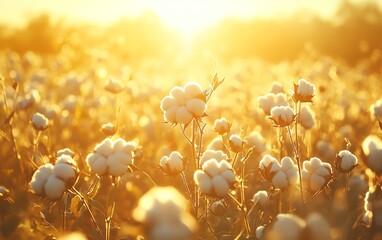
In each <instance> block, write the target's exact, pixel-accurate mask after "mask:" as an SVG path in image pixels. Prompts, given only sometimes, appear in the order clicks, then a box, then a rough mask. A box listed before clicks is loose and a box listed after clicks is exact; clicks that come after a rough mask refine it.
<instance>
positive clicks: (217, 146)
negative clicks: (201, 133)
mask: <svg viewBox="0 0 382 240" xmlns="http://www.w3.org/2000/svg"><path fill="white" fill-rule="evenodd" d="M207 149H210V150H216V151H217V150H224V149H225V146H224V142H223V141H222V139H221V138H220V137H219V136H217V137H216V138H214V139H213V140H212V141H211V142H210V143H209V144H208V146H207Z"/></svg>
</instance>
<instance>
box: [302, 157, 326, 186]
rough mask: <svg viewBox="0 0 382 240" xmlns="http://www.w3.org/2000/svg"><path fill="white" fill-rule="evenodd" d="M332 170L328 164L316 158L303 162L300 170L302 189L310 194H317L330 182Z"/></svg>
mask: <svg viewBox="0 0 382 240" xmlns="http://www.w3.org/2000/svg"><path fill="white" fill-rule="evenodd" d="M332 175H333V170H332V167H331V165H330V164H329V163H326V162H322V161H321V159H319V158H317V157H312V158H310V159H309V160H306V161H304V163H303V170H302V183H303V187H304V188H305V189H307V190H308V191H310V192H313V193H315V192H318V191H320V190H321V189H322V188H324V187H325V186H326V185H327V184H328V183H329V182H330V181H331V180H332Z"/></svg>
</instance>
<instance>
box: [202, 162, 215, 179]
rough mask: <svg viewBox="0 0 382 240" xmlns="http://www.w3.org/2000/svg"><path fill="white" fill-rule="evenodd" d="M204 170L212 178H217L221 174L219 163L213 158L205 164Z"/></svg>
mask: <svg viewBox="0 0 382 240" xmlns="http://www.w3.org/2000/svg"><path fill="white" fill-rule="evenodd" d="M202 169H203V171H204V172H206V173H208V174H209V175H210V176H216V175H218V174H219V163H218V162H217V161H216V160H215V159H213V158H212V159H210V160H208V161H206V162H205V163H204V164H203V166H202Z"/></svg>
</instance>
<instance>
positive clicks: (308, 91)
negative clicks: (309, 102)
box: [297, 78, 315, 96]
mask: <svg viewBox="0 0 382 240" xmlns="http://www.w3.org/2000/svg"><path fill="white" fill-rule="evenodd" d="M297 85H298V88H297V93H298V94H300V95H303V96H305V95H306V96H312V95H314V94H315V87H314V85H313V84H312V83H310V82H308V81H306V80H305V79H303V78H302V79H300V80H298V84H297Z"/></svg>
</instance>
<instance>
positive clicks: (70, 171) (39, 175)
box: [29, 154, 79, 201]
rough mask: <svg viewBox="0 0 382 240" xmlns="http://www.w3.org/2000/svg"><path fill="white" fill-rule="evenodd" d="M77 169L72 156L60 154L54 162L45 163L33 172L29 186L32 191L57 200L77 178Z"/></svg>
mask: <svg viewBox="0 0 382 240" xmlns="http://www.w3.org/2000/svg"><path fill="white" fill-rule="evenodd" d="M78 173H79V169H78V167H77V163H76V162H75V161H74V160H73V158H72V156H70V155H66V154H61V155H59V156H58V157H57V159H56V162H55V164H54V165H53V164H51V163H46V164H44V165H42V166H40V167H39V168H38V169H37V170H36V171H35V172H34V174H33V176H32V180H31V181H30V183H29V187H30V189H31V191H32V193H34V194H36V195H39V196H42V197H47V198H48V199H50V200H53V201H54V200H58V199H60V198H61V196H62V195H63V193H64V192H65V191H67V190H68V189H70V188H71V187H72V186H73V185H74V183H75V182H76V180H77V177H78Z"/></svg>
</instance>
